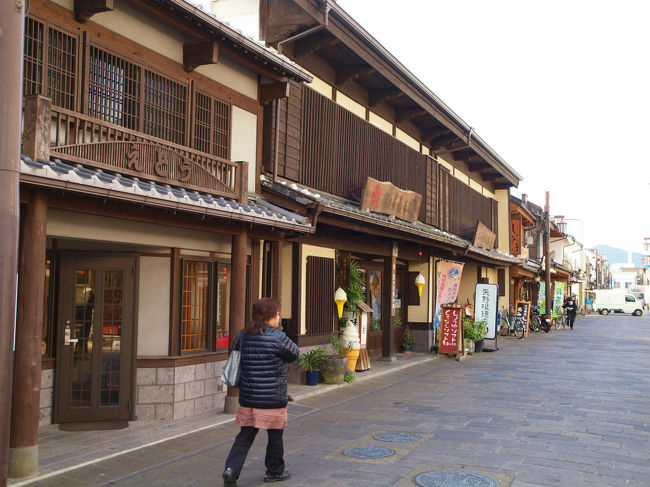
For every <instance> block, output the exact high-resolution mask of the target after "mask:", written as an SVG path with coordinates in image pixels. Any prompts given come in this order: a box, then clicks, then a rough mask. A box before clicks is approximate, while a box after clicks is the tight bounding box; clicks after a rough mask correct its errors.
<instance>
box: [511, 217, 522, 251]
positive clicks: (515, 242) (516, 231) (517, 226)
mask: <svg viewBox="0 0 650 487" xmlns="http://www.w3.org/2000/svg"><path fill="white" fill-rule="evenodd" d="M510 225H511V226H512V228H511V229H510V253H511V254H512V255H520V254H521V220H518V219H513V220H511V221H510Z"/></svg>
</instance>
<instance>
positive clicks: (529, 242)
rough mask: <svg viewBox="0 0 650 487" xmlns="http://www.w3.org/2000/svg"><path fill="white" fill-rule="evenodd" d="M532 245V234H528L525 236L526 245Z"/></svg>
mask: <svg viewBox="0 0 650 487" xmlns="http://www.w3.org/2000/svg"><path fill="white" fill-rule="evenodd" d="M532 246H533V236H532V235H529V236H527V237H526V247H532Z"/></svg>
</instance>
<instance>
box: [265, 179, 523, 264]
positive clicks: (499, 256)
mask: <svg viewBox="0 0 650 487" xmlns="http://www.w3.org/2000/svg"><path fill="white" fill-rule="evenodd" d="M262 186H264V187H266V188H269V189H271V190H272V191H274V192H277V193H280V194H283V195H284V196H286V197H288V198H291V199H293V200H295V201H296V202H298V203H301V204H307V203H309V202H318V203H320V204H322V205H323V211H327V212H329V213H333V214H337V215H341V216H346V217H348V218H354V219H358V220H363V221H366V222H368V223H372V224H375V225H380V226H383V227H388V228H390V229H392V230H396V231H400V232H405V233H410V234H413V235H418V236H420V237H424V238H428V239H431V240H434V241H437V242H441V243H446V244H449V245H453V246H455V247H459V248H462V249H464V250H467V251H468V252H469V253H473V254H477V255H480V256H483V257H488V258H490V259H493V260H497V261H500V262H508V263H518V262H519V259H518V258H517V257H513V256H512V255H509V254H504V253H503V252H499V251H498V250H494V249H485V248H483V247H477V246H475V245H472V244H471V242H469V241H468V240H466V239H464V238H461V237H459V236H457V235H454V234H451V233H448V232H445V231H443V230H440V229H439V228H436V227H434V226H431V225H426V224H424V223H422V222H419V221H415V222H407V221H405V220H400V219H399V218H395V217H394V216H388V215H383V214H380V213H375V212H372V211H368V210H361V209H360V208H359V204H358V203H355V202H353V201H350V200H345V199H343V198H339V197H335V196H332V195H326V196H324V195H322V194H320V193H316V192H314V191H312V190H310V189H308V188H305V187H302V186H298V185H297V184H295V183H289V182H286V181H279V182H278V183H274V182H272V181H269V180H267V179H264V178H263V179H262Z"/></svg>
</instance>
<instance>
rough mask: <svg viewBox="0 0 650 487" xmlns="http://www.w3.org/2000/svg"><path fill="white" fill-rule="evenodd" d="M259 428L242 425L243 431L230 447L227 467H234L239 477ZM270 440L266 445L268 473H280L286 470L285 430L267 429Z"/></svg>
mask: <svg viewBox="0 0 650 487" xmlns="http://www.w3.org/2000/svg"><path fill="white" fill-rule="evenodd" d="M258 431H259V430H258V429H257V428H253V427H252V426H242V428H241V431H240V432H239V434H238V435H237V437H236V438H235V443H233V445H232V448H231V449H230V454H229V455H228V459H227V460H226V468H232V470H233V472H235V474H236V475H237V478H239V474H240V473H241V471H242V468H243V467H244V462H245V461H246V455H248V450H250V448H251V446H252V445H253V440H255V436H256V435H257V432H258ZM267 433H268V435H269V441H268V443H267V445H266V457H265V458H264V465H266V473H267V474H270V475H279V474H281V473H282V472H284V444H283V443H282V434H283V433H284V430H267Z"/></svg>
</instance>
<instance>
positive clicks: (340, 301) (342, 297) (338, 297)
mask: <svg viewBox="0 0 650 487" xmlns="http://www.w3.org/2000/svg"><path fill="white" fill-rule="evenodd" d="M347 300H348V295H347V294H345V291H344V290H343V289H342V288H340V287H339V288H338V289H337V290H336V292H335V293H334V302H335V303H336V306H337V308H338V311H339V318H342V317H343V305H344V304H345V303H346V302H347Z"/></svg>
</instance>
